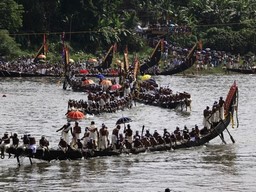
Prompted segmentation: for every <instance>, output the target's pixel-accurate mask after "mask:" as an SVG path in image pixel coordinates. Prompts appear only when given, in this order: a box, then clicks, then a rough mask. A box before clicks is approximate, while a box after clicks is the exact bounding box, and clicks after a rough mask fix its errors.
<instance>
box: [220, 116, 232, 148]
mask: <svg viewBox="0 0 256 192" xmlns="http://www.w3.org/2000/svg"><path fill="white" fill-rule="evenodd" d="M220 121H221V122H222V123H223V124H224V122H223V120H222V119H221V120H220ZM226 130H227V132H228V134H229V137H230V139H231V141H232V142H233V143H235V139H234V138H233V137H232V135H231V134H230V132H229V130H228V128H227V127H226Z"/></svg>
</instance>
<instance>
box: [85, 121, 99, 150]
mask: <svg viewBox="0 0 256 192" xmlns="http://www.w3.org/2000/svg"><path fill="white" fill-rule="evenodd" d="M88 130H89V132H90V138H91V139H93V145H94V149H97V148H98V138H99V133H98V128H97V127H96V125H95V122H94V121H92V122H91V125H90V127H89V128H88Z"/></svg>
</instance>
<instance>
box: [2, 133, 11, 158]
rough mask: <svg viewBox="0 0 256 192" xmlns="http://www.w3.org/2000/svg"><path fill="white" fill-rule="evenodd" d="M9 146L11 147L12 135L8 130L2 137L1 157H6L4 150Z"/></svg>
mask: <svg viewBox="0 0 256 192" xmlns="http://www.w3.org/2000/svg"><path fill="white" fill-rule="evenodd" d="M9 147H10V137H9V135H8V132H5V133H4V136H3V137H2V138H1V144H0V149H1V158H4V152H5V150H6V149H7V148H9Z"/></svg>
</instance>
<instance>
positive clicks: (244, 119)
mask: <svg viewBox="0 0 256 192" xmlns="http://www.w3.org/2000/svg"><path fill="white" fill-rule="evenodd" d="M156 79H157V81H159V82H160V84H161V85H168V84H169V86H170V87H171V88H172V90H173V91H174V92H183V91H186V92H188V93H190V94H191V97H192V110H191V112H190V113H186V112H177V111H175V110H166V109H160V108H157V107H151V106H147V105H142V104H138V103H137V105H136V107H133V108H132V109H130V110H124V111H120V112H117V113H113V114H101V115H100V116H97V117H95V118H94V121H95V122H96V124H97V125H98V126H99V125H101V123H103V122H104V123H105V124H106V125H107V126H108V128H109V131H110V133H111V132H112V130H113V128H114V127H115V122H116V120H117V119H118V118H120V117H122V116H128V117H131V118H132V119H133V121H132V122H131V123H130V124H131V127H132V129H133V130H134V131H136V130H138V131H139V132H141V127H142V125H145V129H149V130H150V132H153V131H154V130H158V131H159V132H160V133H162V131H163V129H164V128H167V129H168V130H169V131H173V130H174V129H175V127H176V126H179V127H181V128H183V126H184V125H187V127H188V128H191V127H194V125H195V124H197V125H199V126H201V125H202V111H203V109H204V108H205V106H206V105H211V104H212V103H213V102H214V101H215V100H218V98H219V97H220V96H223V97H224V98H225V95H226V94H227V92H228V89H229V87H230V85H231V84H232V83H233V81H234V80H237V82H238V86H239V115H238V117H239V120H240V121H239V122H240V127H239V128H238V129H230V127H229V130H230V132H231V134H232V135H233V137H234V138H235V140H236V143H235V144H232V142H231V141H230V139H229V136H228V135H227V133H226V132H225V139H226V142H227V143H228V144H227V145H223V144H222V142H221V140H220V139H219V138H216V139H215V140H213V141H211V142H210V143H209V144H208V145H207V146H201V147H196V148H190V149H183V150H176V151H166V152H154V153H144V154H139V155H121V156H120V157H107V158H94V159H82V160H78V161H68V160H67V161H61V162H60V161H52V162H42V161H38V160H33V163H34V164H33V165H30V162H29V160H28V158H24V159H21V161H22V162H21V163H22V166H21V167H18V166H17V161H16V159H12V158H11V159H7V157H6V158H5V159H4V160H2V159H1V160H0V188H1V189H2V190H3V191H35V190H36V191H63V190H68V191H95V192H96V191H128V192H129V191H131V192H134V191H152V192H155V191H164V189H165V188H167V187H169V188H170V189H171V190H172V191H189V192H193V191H195V192H197V191H213V192H214V191H255V190H256V186H255V183H254V178H255V174H256V165H255V157H256V151H255V149H254V146H255V144H256V143H255V137H254V135H255V131H254V130H255V129H254V126H253V125H254V121H253V120H254V116H255V114H256V108H255V107H254V106H255V105H256V89H255V80H256V76H244V75H229V76H214V75H209V76H199V77H197V78H184V77H179V76H170V77H161V76H158V77H156ZM59 80H60V79H58V78H56V79H54V78H14V79H11V78H4V79H1V81H0V94H6V96H7V97H0V104H1V106H4V107H1V108H0V117H1V130H2V131H0V134H1V135H2V134H3V133H4V132H5V131H6V130H7V131H9V132H13V133H14V132H17V133H18V134H19V136H21V135H23V134H24V133H25V132H29V133H30V134H32V135H33V136H35V137H36V138H37V139H39V138H40V137H41V135H42V134H44V135H45V136H46V137H47V138H48V139H49V141H50V146H51V147H56V146H57V143H58V140H59V137H60V135H59V133H56V132H55V131H56V130H57V129H58V128H60V127H61V126H62V125H63V124H64V123H66V119H65V116H64V114H65V113H66V110H67V101H68V100H69V99H75V100H80V99H85V98H86V95H85V94H84V93H74V92H72V91H63V90H62V85H61V84H59ZM248 111H249V113H248ZM90 121H91V120H85V121H82V122H80V125H81V126H82V129H83V130H84V128H85V127H86V126H88V125H89V124H90ZM122 131H123V128H122V129H121V132H122Z"/></svg>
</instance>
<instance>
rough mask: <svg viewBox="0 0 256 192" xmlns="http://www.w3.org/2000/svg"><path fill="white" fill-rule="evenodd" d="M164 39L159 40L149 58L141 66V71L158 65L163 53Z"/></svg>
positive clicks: (143, 71)
mask: <svg viewBox="0 0 256 192" xmlns="http://www.w3.org/2000/svg"><path fill="white" fill-rule="evenodd" d="M162 47H163V40H159V41H158V43H157V45H156V46H155V49H154V51H153V53H152V54H151V56H150V57H149V59H148V60H146V61H145V63H143V64H142V65H141V66H140V73H142V74H143V73H145V72H146V71H147V70H148V69H149V68H151V67H153V66H155V65H157V64H158V63H159V61H160V59H161V55H162Z"/></svg>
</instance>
